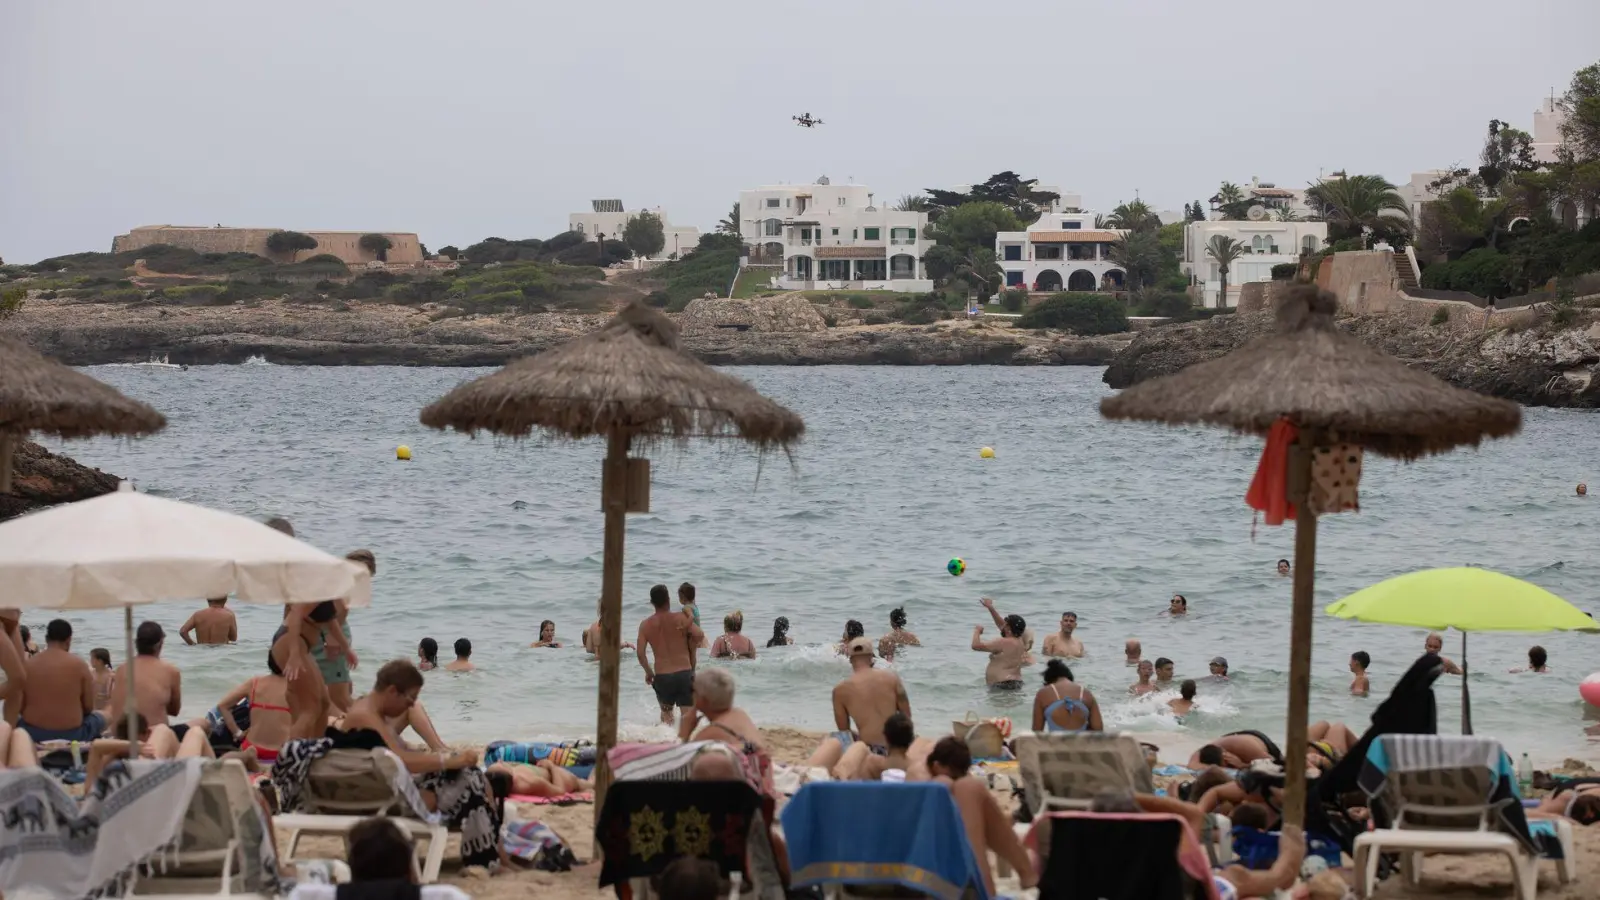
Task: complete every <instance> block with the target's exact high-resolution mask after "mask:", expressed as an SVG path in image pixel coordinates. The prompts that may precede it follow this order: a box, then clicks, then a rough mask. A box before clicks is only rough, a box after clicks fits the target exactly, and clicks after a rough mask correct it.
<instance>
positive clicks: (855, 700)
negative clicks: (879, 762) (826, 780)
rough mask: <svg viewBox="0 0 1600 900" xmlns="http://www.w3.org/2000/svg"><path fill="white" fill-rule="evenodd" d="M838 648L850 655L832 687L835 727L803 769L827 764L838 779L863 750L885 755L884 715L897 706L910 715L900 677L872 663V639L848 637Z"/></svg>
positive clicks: (851, 774)
mask: <svg viewBox="0 0 1600 900" xmlns="http://www.w3.org/2000/svg"><path fill="white" fill-rule="evenodd" d="M844 650H845V654H846V655H847V656H849V657H850V675H849V677H847V678H845V679H844V680H843V681H841V682H839V684H838V685H836V686H835V687H834V689H833V720H834V726H835V727H836V728H837V729H838V730H837V731H834V732H833V733H832V734H829V735H828V736H827V737H825V738H823V739H822V743H821V744H819V745H818V746H817V750H816V752H815V753H813V754H811V759H810V760H808V761H807V762H806V766H807V768H822V769H827V770H828V771H829V772H830V773H831V774H832V775H833V777H835V778H840V779H847V778H853V777H855V772H856V769H857V768H859V767H860V765H861V762H862V761H864V760H865V759H866V757H867V755H868V754H869V753H870V754H873V755H876V756H888V755H889V747H888V742H887V740H886V739H885V738H884V734H883V724H884V723H885V722H887V721H888V720H889V717H890V716H892V715H894V714H895V712H897V711H898V712H902V713H905V715H906V717H907V718H910V717H911V699H910V698H909V697H908V696H907V695H906V686H905V684H904V683H902V682H901V681H900V676H899V675H897V674H895V673H894V672H892V671H890V670H888V669H877V668H873V663H874V662H875V661H876V658H877V649H876V648H875V647H873V645H872V641H871V640H869V639H868V638H865V637H855V638H851V639H850V640H849V641H847V642H845V646H844ZM852 725H854V728H853V729H852V727H851V726H852ZM857 745H860V746H859V747H858V746H857Z"/></svg>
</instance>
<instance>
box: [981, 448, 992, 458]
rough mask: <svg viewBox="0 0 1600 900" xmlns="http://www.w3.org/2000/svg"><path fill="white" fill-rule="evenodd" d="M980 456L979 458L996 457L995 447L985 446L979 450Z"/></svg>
mask: <svg viewBox="0 0 1600 900" xmlns="http://www.w3.org/2000/svg"><path fill="white" fill-rule="evenodd" d="M978 458H979V459H994V448H993V447H985V448H983V449H982V450H979V451H978Z"/></svg>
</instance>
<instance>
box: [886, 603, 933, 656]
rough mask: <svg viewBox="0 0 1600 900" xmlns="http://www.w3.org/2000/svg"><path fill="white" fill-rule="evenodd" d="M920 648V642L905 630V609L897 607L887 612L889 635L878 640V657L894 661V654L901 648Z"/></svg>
mask: <svg viewBox="0 0 1600 900" xmlns="http://www.w3.org/2000/svg"><path fill="white" fill-rule="evenodd" d="M921 646H922V641H921V640H919V639H918V638H917V636H916V635H914V634H912V633H911V632H909V631H907V630H906V608H905V607H904V606H897V607H895V608H894V609H891V610H889V633H888V634H885V635H884V636H883V637H881V638H878V655H879V656H881V657H883V658H884V659H894V652H895V651H896V650H898V649H900V648H901V647H921Z"/></svg>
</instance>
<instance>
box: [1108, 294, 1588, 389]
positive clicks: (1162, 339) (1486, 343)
mask: <svg viewBox="0 0 1600 900" xmlns="http://www.w3.org/2000/svg"><path fill="white" fill-rule="evenodd" d="M1338 326H1339V327H1340V328H1341V329H1343V330H1345V331H1347V332H1349V333H1351V334H1354V335H1356V336H1357V337H1360V338H1361V339H1362V340H1364V341H1366V342H1367V343H1368V344H1370V345H1372V346H1373V347H1376V348H1378V349H1379V350H1382V351H1383V352H1385V353H1388V354H1389V355H1391V356H1394V357H1397V358H1399V359H1401V360H1403V361H1404V362H1405V363H1406V364H1408V365H1411V366H1414V367H1416V368H1420V369H1424V370H1426V371H1428V372H1430V373H1432V374H1433V375H1435V376H1437V377H1439V378H1441V379H1443V380H1445V381H1447V382H1449V383H1451V384H1453V385H1456V386H1457V387H1462V388H1466V389H1468V390H1473V391H1477V392H1479V393H1482V394H1489V395H1491V396H1495V397H1504V398H1505V399H1507V400H1515V401H1517V402H1518V403H1522V404H1525V405H1529V406H1575V407H1594V406H1600V384H1597V383H1596V382H1597V381H1600V379H1596V378H1595V377H1594V376H1595V371H1596V367H1597V365H1600V326H1596V325H1584V326H1583V327H1579V328H1569V329H1564V330H1561V329H1552V328H1549V327H1545V326H1536V327H1532V328H1526V329H1522V330H1512V329H1506V328H1491V329H1482V328H1475V327H1460V326H1456V325H1450V324H1445V325H1438V326H1432V325H1419V324H1418V323H1417V322H1416V320H1415V319H1414V318H1409V317H1405V316H1399V315H1388V314H1373V315H1363V316H1351V317H1348V318H1343V319H1340V320H1338ZM1271 329H1272V315H1271V314H1270V313H1236V314H1234V315H1227V316H1217V317H1215V318H1211V319H1207V320H1203V321H1199V322H1189V323H1185V324H1182V325H1170V326H1166V327H1162V328H1153V329H1151V330H1149V331H1145V332H1141V333H1140V334H1139V335H1138V336H1136V337H1135V338H1134V339H1133V341H1132V342H1131V343H1130V344H1129V345H1128V346H1127V348H1126V349H1125V350H1123V351H1122V352H1121V353H1119V354H1117V357H1116V359H1114V360H1112V362H1111V364H1110V365H1109V366H1108V367H1107V368H1106V371H1105V376H1104V380H1105V383H1106V384H1108V385H1110V386H1111V387H1114V388H1125V387H1129V386H1131V385H1134V384H1138V383H1139V382H1141V381H1144V380H1146V379H1149V378H1156V377H1159V376H1162V375H1170V374H1172V373H1174V372H1177V371H1179V370H1180V369H1183V368H1185V367H1187V366H1191V365H1194V364H1195V363H1199V362H1204V361H1206V360H1208V359H1215V358H1217V357H1219V356H1223V355H1225V354H1227V353H1228V352H1229V351H1231V350H1233V349H1234V348H1235V347H1238V346H1240V345H1241V344H1243V343H1245V342H1246V341H1248V340H1251V339H1252V338H1256V337H1260V336H1262V335H1265V334H1267V333H1269V332H1270V331H1271Z"/></svg>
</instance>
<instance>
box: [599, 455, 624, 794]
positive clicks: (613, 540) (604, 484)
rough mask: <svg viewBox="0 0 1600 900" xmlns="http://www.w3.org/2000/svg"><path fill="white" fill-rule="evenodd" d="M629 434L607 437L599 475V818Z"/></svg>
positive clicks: (605, 782)
mask: <svg viewBox="0 0 1600 900" xmlns="http://www.w3.org/2000/svg"><path fill="white" fill-rule="evenodd" d="M628 443H629V437H628V435H627V434H624V433H622V432H617V431H613V432H612V433H611V434H610V436H609V437H608V438H607V441H606V461H605V464H604V467H603V469H602V470H601V477H600V504H601V506H602V507H603V508H604V510H605V517H606V536H605V548H604V551H603V554H604V555H603V563H602V565H603V572H602V574H601V577H600V647H599V650H600V713H599V721H598V722H596V723H595V744H596V745H597V747H596V754H595V776H594V815H595V821H596V822H598V821H599V820H600V811H601V810H603V809H604V808H605V804H606V788H608V787H610V786H611V762H610V760H609V759H607V758H606V754H607V753H609V752H610V750H611V748H612V747H615V746H616V745H617V690H618V682H619V680H620V673H619V671H618V670H619V668H620V665H621V660H620V657H621V652H622V549H623V538H624V537H626V535H627V527H628V516H627V510H628Z"/></svg>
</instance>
